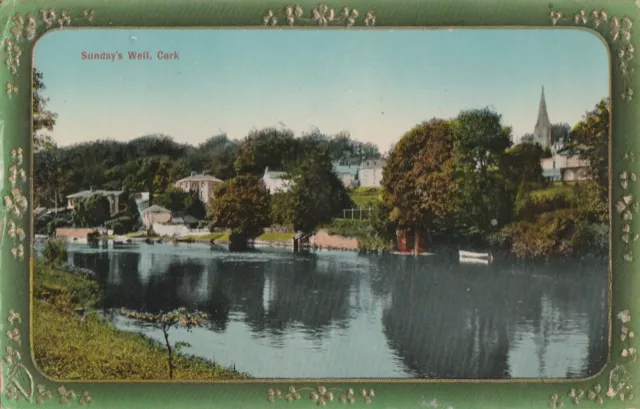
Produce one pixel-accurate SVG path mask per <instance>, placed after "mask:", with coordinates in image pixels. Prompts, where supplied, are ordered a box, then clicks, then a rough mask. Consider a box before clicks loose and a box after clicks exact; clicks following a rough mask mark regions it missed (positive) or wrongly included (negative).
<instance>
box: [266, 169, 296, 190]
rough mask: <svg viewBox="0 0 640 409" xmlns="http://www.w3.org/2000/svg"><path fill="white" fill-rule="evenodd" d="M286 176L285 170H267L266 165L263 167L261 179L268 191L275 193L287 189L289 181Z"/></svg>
mask: <svg viewBox="0 0 640 409" xmlns="http://www.w3.org/2000/svg"><path fill="white" fill-rule="evenodd" d="M286 176H287V173H286V172H278V171H273V170H269V167H266V168H264V175H263V176H262V179H261V180H262V183H263V184H264V186H265V187H266V188H267V190H268V191H269V193H270V194H275V193H278V192H286V191H287V190H289V183H290V181H289V180H287V179H286Z"/></svg>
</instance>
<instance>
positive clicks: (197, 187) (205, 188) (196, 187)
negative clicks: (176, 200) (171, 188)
mask: <svg viewBox="0 0 640 409" xmlns="http://www.w3.org/2000/svg"><path fill="white" fill-rule="evenodd" d="M222 183H224V182H223V181H222V180H220V179H218V178H216V177H214V176H211V175H207V174H206V173H201V174H198V173H196V172H191V175H189V176H187V177H186V178H184V179H180V180H178V181H177V182H176V183H175V186H176V187H177V188H178V189H181V190H182V191H184V192H194V191H195V192H198V196H200V200H202V201H203V202H204V203H207V202H209V199H211V198H212V197H213V194H214V192H215V190H216V188H217V187H218V186H219V185H220V184H222Z"/></svg>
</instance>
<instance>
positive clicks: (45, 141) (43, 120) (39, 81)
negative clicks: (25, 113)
mask: <svg viewBox="0 0 640 409" xmlns="http://www.w3.org/2000/svg"><path fill="white" fill-rule="evenodd" d="M45 89H46V86H45V84H44V77H43V75H42V72H40V71H38V70H36V69H35V68H34V69H33V98H32V115H33V144H34V151H36V152H37V151H40V150H49V149H53V148H55V146H56V145H55V142H54V141H53V139H51V136H50V135H47V134H45V133H44V131H53V127H54V126H55V124H56V119H57V118H58V114H56V113H54V112H51V111H49V110H48V109H47V103H48V102H49V99H48V98H45V97H44V95H43V92H44V90H45Z"/></svg>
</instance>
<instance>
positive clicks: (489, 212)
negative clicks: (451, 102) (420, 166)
mask: <svg viewBox="0 0 640 409" xmlns="http://www.w3.org/2000/svg"><path fill="white" fill-rule="evenodd" d="M454 134H455V137H454V156H455V168H456V174H457V180H458V181H459V184H460V195H459V196H458V199H459V200H458V215H459V216H460V218H459V220H460V222H461V224H462V226H461V227H463V228H466V229H468V233H469V234H472V235H476V234H480V235H483V234H485V233H487V232H488V231H490V230H492V229H496V228H497V227H498V226H499V225H504V224H506V223H508V222H509V221H510V219H511V216H512V214H513V203H514V200H515V193H516V192H515V191H513V190H512V189H510V188H509V186H508V184H507V183H506V175H505V174H504V173H503V169H502V167H503V166H504V160H505V150H506V149H507V148H509V147H510V146H511V144H512V142H511V129H510V128H508V127H503V126H502V123H501V116H500V115H499V114H497V113H496V112H494V111H492V110H490V109H488V108H485V109H477V110H471V111H463V112H461V113H460V115H459V116H458V117H457V119H456V121H455V126H454Z"/></svg>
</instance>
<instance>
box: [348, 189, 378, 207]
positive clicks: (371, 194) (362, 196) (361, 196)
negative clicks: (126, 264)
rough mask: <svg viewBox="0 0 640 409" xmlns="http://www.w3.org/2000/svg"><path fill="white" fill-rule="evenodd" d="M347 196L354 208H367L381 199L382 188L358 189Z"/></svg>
mask: <svg viewBox="0 0 640 409" xmlns="http://www.w3.org/2000/svg"><path fill="white" fill-rule="evenodd" d="M349 196H350V197H351V200H352V201H353V203H354V204H355V205H356V207H359V206H363V207H369V206H373V205H374V204H375V203H376V202H378V201H379V200H381V198H382V188H381V187H358V188H355V189H353V190H352V191H351V192H350V193H349Z"/></svg>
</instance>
